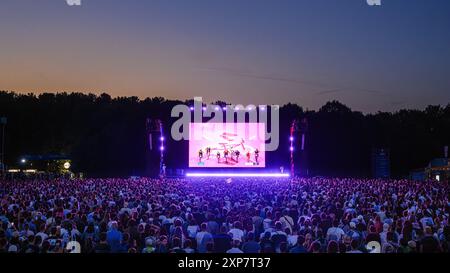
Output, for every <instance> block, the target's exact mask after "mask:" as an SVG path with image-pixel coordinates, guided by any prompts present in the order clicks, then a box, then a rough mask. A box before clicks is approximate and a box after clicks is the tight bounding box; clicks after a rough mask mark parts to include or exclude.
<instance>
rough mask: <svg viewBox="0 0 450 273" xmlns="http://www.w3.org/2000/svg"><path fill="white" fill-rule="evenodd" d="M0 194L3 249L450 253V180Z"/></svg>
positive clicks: (235, 183) (125, 186)
mask: <svg viewBox="0 0 450 273" xmlns="http://www.w3.org/2000/svg"><path fill="white" fill-rule="evenodd" d="M0 194H1V198H0V224H1V226H0V252H18V253H63V252H68V251H70V250H67V249H68V248H70V247H67V245H68V244H69V242H72V241H77V242H78V243H79V245H80V247H81V252H83V253H214V252H219V253H308V252H309V253H365V252H373V251H375V252H378V251H379V252H382V253H413V252H427V253H428V252H447V253H448V252H450V228H449V223H448V216H449V204H450V203H449V188H448V182H432V181H430V182H415V181H408V180H367V179H366V180H364V179H326V178H307V179H289V180H288V179H286V180H274V179H233V180H231V179H228V180H219V179H192V180H189V179H164V180H160V179H146V178H141V179H86V180H64V179H53V180H39V179H37V180H33V181H3V182H0ZM71 245H73V243H71V244H69V246H71ZM66 248H67V249H66Z"/></svg>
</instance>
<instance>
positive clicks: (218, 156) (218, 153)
mask: <svg viewBox="0 0 450 273" xmlns="http://www.w3.org/2000/svg"><path fill="white" fill-rule="evenodd" d="M216 156H217V163H220V152H219V151H217V155H216Z"/></svg>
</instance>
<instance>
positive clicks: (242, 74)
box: [201, 67, 384, 95]
mask: <svg viewBox="0 0 450 273" xmlns="http://www.w3.org/2000/svg"><path fill="white" fill-rule="evenodd" d="M201 69H203V70H207V71H213V72H225V73H226V74H227V75H231V76H236V77H244V78H252V79H259V80H269V81H278V82H287V83H292V84H299V85H307V86H313V87H320V88H331V89H330V90H324V91H319V92H316V95H325V94H331V93H337V92H344V91H354V92H364V93H369V94H382V93H384V92H382V91H379V90H374V89H367V88H357V87H353V86H333V85H331V84H327V83H322V82H316V81H308V80H300V79H295V78H289V77H280V76H275V75H268V74H256V73H252V72H251V71H245V70H238V69H232V68H224V67H207V68H201Z"/></svg>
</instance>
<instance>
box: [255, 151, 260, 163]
mask: <svg viewBox="0 0 450 273" xmlns="http://www.w3.org/2000/svg"><path fill="white" fill-rule="evenodd" d="M258 159H259V150H258V149H256V150H255V161H256V164H259V162H258Z"/></svg>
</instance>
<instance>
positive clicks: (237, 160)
mask: <svg viewBox="0 0 450 273" xmlns="http://www.w3.org/2000/svg"><path fill="white" fill-rule="evenodd" d="M234 154H235V155H236V162H237V163H239V155H240V154H241V153H240V152H239V150H237V151H236V152H235V153H234Z"/></svg>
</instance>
